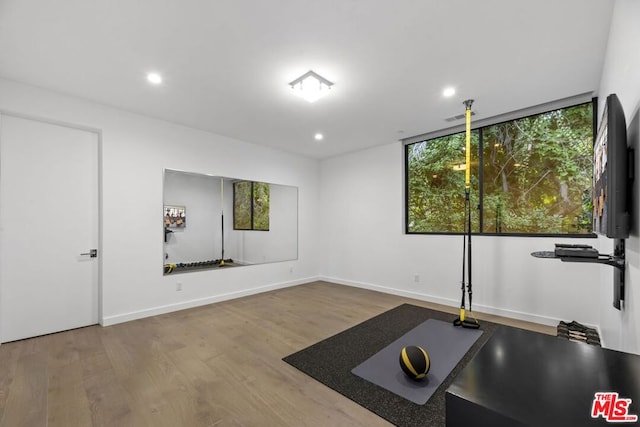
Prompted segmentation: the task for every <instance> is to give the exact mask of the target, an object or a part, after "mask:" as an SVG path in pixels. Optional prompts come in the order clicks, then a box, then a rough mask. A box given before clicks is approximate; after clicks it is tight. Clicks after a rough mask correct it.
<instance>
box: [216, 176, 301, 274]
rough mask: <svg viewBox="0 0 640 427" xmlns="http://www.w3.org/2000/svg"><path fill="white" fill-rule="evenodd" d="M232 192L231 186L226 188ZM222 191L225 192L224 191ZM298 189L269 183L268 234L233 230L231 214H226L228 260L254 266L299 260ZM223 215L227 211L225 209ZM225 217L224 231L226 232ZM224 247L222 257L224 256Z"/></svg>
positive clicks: (231, 204)
mask: <svg viewBox="0 0 640 427" xmlns="http://www.w3.org/2000/svg"><path fill="white" fill-rule="evenodd" d="M229 188H230V190H229V191H230V192H232V191H233V190H232V186H231V185H230V186H229ZM226 191H227V190H226V188H225V192H226ZM229 197H230V200H229V208H228V209H229V211H228V212H232V210H233V197H232V194H231V195H230V196H229ZM297 206H298V189H297V188H295V187H291V186H286V185H274V184H269V231H257V230H234V229H233V221H232V215H229V220H228V222H229V224H228V226H229V228H228V230H229V233H228V234H227V233H226V231H225V234H226V235H227V236H228V237H227V240H225V245H226V244H227V242H228V244H229V247H230V248H233V250H232V251H230V252H229V253H230V255H229V256H230V257H232V258H234V259H237V260H238V261H239V262H241V263H246V264H257V263H264V262H277V261H280V260H293V259H296V258H297V257H298V251H297V244H296V236H297V229H298V219H297ZM225 212H227V208H226V207H225ZM226 217H227V216H226V215H225V230H227V224H226V223H227V218H226ZM226 253H227V251H226V246H225V257H226Z"/></svg>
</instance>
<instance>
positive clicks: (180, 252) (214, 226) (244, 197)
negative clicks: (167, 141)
mask: <svg viewBox="0 0 640 427" xmlns="http://www.w3.org/2000/svg"><path fill="white" fill-rule="evenodd" d="M162 212H163V228H164V233H163V234H164V263H163V270H164V274H165V275H167V274H176V273H186V272H190V271H198V270H203V269H220V268H234V267H240V266H246V265H255V264H264V263H270V262H281V261H289V260H295V259H298V188H297V187H292V186H289V185H280V184H272V183H266V182H259V181H247V180H242V179H236V178H228V177H220V176H211V175H203V174H198V173H191V172H184V171H178V170H172V169H165V170H164V186H163V210H162Z"/></svg>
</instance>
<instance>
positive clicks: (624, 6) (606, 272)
mask: <svg viewBox="0 0 640 427" xmlns="http://www.w3.org/2000/svg"><path fill="white" fill-rule="evenodd" d="M639 23H640V2H638V1H637V0H616V4H615V8H614V12H613V17H612V21H611V30H610V33H609V43H608V46H607V54H606V57H605V65H604V69H603V72H602V78H601V81H600V89H599V94H598V95H599V97H600V98H601V99H604V98H605V97H606V96H608V95H609V94H611V93H616V94H617V95H618V98H620V102H621V103H622V107H623V108H624V111H625V116H626V119H627V126H629V127H630V128H629V129H628V136H630V137H631V138H633V139H634V140H633V144H634V146H635V149H636V150H635V165H636V167H635V172H636V175H635V183H634V189H635V197H636V198H635V204H634V207H633V209H634V210H633V216H632V228H631V236H630V238H629V239H627V240H626V258H627V264H628V267H627V270H626V300H625V307H624V310H623V311H618V310H616V309H614V308H613V307H612V305H611V300H612V272H611V268H610V267H601V271H600V286H599V293H600V295H601V297H600V304H599V314H600V328H601V331H602V335H603V339H604V343H605V345H606V346H607V347H610V348H614V349H619V350H624V351H628V352H632V353H637V354H640V289H638V286H640V239H639V237H640V218H639V212H640V205H639V204H638V188H639V181H640V177H639V176H638V165H640V150H639V149H638V148H639V147H638V135H639V133H640V120H638V114H639V112H638V109H639V108H640V24H639ZM602 108H603V107H602V103H601V106H600V111H599V114H600V115H601V114H602ZM634 119H635V120H634ZM600 240H601V241H602V242H601V246H602V247H605V246H606V247H607V248H608V251H609V252H610V251H611V250H612V249H611V248H612V243H611V241H610V240H609V239H605V238H600Z"/></svg>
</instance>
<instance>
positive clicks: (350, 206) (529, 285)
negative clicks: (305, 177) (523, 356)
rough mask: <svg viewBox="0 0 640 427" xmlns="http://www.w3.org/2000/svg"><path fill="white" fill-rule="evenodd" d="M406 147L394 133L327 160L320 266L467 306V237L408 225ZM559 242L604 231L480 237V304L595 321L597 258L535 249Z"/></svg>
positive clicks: (514, 313)
mask: <svg viewBox="0 0 640 427" xmlns="http://www.w3.org/2000/svg"><path fill="white" fill-rule="evenodd" d="M403 153H404V151H403V147H402V145H401V143H399V142H396V143H391V144H388V145H385V146H381V147H376V148H372V149H369V150H364V151H359V152H357V153H353V154H348V155H345V156H341V157H337V158H332V159H327V160H324V161H322V162H321V167H320V171H321V199H320V200H321V203H320V206H321V210H322V215H321V223H320V225H321V229H322V230H323V232H322V236H323V237H322V239H323V240H322V249H323V252H324V254H325V255H324V256H323V265H322V267H321V272H322V275H323V276H325V277H326V278H328V279H329V280H332V281H336V282H338V283H344V284H350V285H355V286H361V287H365V288H370V289H377V290H382V291H385V292H389V293H394V294H400V295H406V296H411V297H415V298H418V299H424V300H429V301H434V302H439V303H444V304H447V305H451V306H455V307H459V305H460V297H461V292H460V281H461V275H462V271H461V263H462V237H461V236H430V235H406V234H404V229H403V205H404V201H403V162H404V160H403ZM555 242H568V243H583V244H585V243H586V244H595V243H596V242H597V240H596V239H573V240H571V239H558V238H531V237H528V238H524V237H488V236H478V237H475V238H473V240H472V243H473V307H474V309H475V310H476V311H482V312H490V313H495V314H502V315H506V316H510V317H514V318H520V319H525V320H533V321H537V322H541V323H545V324H549V325H555V324H557V322H558V320H561V319H564V320H577V321H579V322H583V323H586V324H590V325H596V324H597V322H598V310H597V307H598V301H597V300H598V293H597V290H598V279H597V275H598V272H599V266H597V265H595V264H569V263H562V262H561V261H559V260H545V259H538V258H533V257H532V256H531V255H530V254H531V252H534V251H541V250H553V244H554V243H555ZM416 275H418V276H419V282H416V281H415V276H416Z"/></svg>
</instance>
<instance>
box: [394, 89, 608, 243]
mask: <svg viewBox="0 0 640 427" xmlns="http://www.w3.org/2000/svg"><path fill="white" fill-rule="evenodd" d="M586 104H591V106H592V135H593V137H592V144H594V143H595V136H596V134H597V128H598V121H597V119H598V98H597V97H593V98H591V100H590V101H581V102H576V103H573V104H567V105H562V106H557V107H552V108H549V109H546V110H540V111H535V112H533V113H529V114H523V115H517V116H513V117H509V119H506V120H496V121H495V122H493V121H489V122H483V123H481V124H476V126H473V124H472V127H471V131H472V132H474V131H477V132H478V153H477V159H478V162H479V165H483V164H484V163H483V160H484V155H483V151H484V150H483V138H482V136H483V135H482V131H483V129H484V128H488V127H491V126H496V125H500V124H503V123H508V122H511V121H514V120H520V119H526V118H529V117H533V116H538V115H542V114H548V113H551V112H553V111H557V110H562V109H568V108H572V107H577V106H580V105H586ZM489 120H490V119H489ZM462 132H464V131H462ZM459 133H461V131H460V130H459V129H456V130H452V131H451V132H450V133H446V132H445V133H440V132H438V133H437V135H434V136H432V137H427V138H424V139H420V140H416V141H412V142H409V143H404V144H403V154H404V183H403V184H404V234H406V235H438V236H455V235H463V234H466V233H465V232H464V231H463V230H461V231H455V232H451V231H410V230H409V149H410V148H409V147H410V146H411V145H413V144H419V143H421V142H425V141H428V140H430V139H436V138H442V137H447V136H451V135H455V134H459ZM592 162H593V158H592ZM483 170H484V168H483V167H478V181H479V185H478V205H477V206H476V210H477V215H478V223H477V224H476V225H477V227H478V229H479V230H481V231H473V229H474V228H475V227H474V226H473V225H472V227H471V228H472V233H471V234H472V235H478V236H506V237H554V238H580V239H587V238H590V239H593V238H596V237H597V235H596V234H595V233H594V232H593V231H591V233H513V232H506V233H505V232H486V231H483V230H484V215H483V208H484V204H483V198H484V185H483V179H484V173H483ZM590 170H591V171H592V170H593V167H592V168H591V169H590ZM460 194H461V197H464V192H463V189H462V188H461V191H460ZM472 209H474V207H473V206H472ZM592 221H593V219H592ZM462 228H464V227H462ZM592 230H593V227H592Z"/></svg>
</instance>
